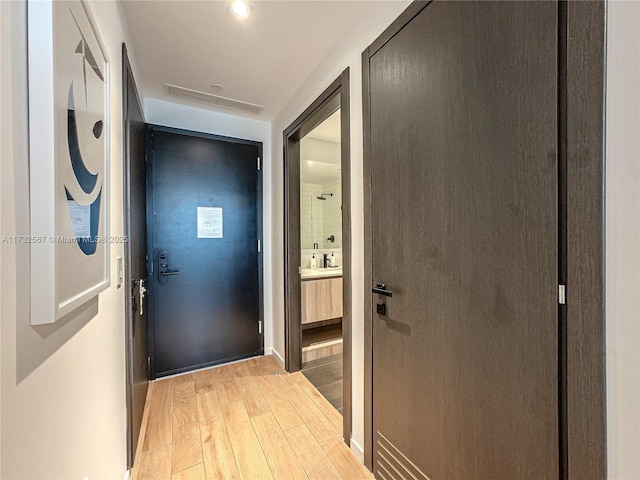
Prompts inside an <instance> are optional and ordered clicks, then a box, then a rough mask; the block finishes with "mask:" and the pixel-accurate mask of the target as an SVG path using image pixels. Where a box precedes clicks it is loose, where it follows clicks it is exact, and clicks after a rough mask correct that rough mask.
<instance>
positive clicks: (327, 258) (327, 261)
mask: <svg viewBox="0 0 640 480" xmlns="http://www.w3.org/2000/svg"><path fill="white" fill-rule="evenodd" d="M329 265H331V257H330V256H329V254H328V253H325V254H324V255H323V257H322V267H323V268H329Z"/></svg>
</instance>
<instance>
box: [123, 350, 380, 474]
mask: <svg viewBox="0 0 640 480" xmlns="http://www.w3.org/2000/svg"><path fill="white" fill-rule="evenodd" d="M275 371H280V372H281V373H280V374H279V375H274V374H273V373H274V372H275ZM138 443H139V444H138V451H137V454H136V463H135V465H134V467H133V469H132V471H131V480H151V479H153V480H226V479H234V480H235V479H239V480H240V479H242V480H262V479H269V480H278V479H282V480H306V479H309V480H316V479H317V480H331V479H336V480H364V479H372V478H373V476H372V475H371V474H370V473H369V472H368V471H367V469H366V468H365V467H364V466H363V465H362V464H360V463H359V462H358V461H357V460H356V458H355V457H354V455H353V454H352V453H351V451H350V450H349V448H348V447H347V446H346V445H345V444H344V442H343V441H342V416H341V415H340V414H339V413H338V412H337V411H336V410H335V409H334V408H333V407H332V406H331V405H330V404H329V402H328V401H327V400H326V399H325V398H324V397H323V396H322V395H320V393H318V391H317V390H316V389H315V387H314V386H313V385H311V383H309V381H308V380H307V379H306V378H305V377H304V376H303V375H302V374H301V373H300V372H296V373H294V374H291V375H289V374H287V373H286V372H283V369H282V367H281V366H280V365H279V363H278V362H277V361H276V360H275V359H274V358H273V357H270V356H265V357H256V358H252V359H250V360H247V361H243V362H238V363H233V364H229V365H224V366H220V367H215V368H210V369H207V370H201V371H198V372H194V373H190V374H186V375H181V376H177V377H172V378H168V379H164V380H158V381H155V382H151V384H150V388H149V393H148V396H147V404H146V406H145V413H144V416H143V419H142V429H141V431H140V440H139V442H138Z"/></svg>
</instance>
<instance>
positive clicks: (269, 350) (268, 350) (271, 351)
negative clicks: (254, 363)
mask: <svg viewBox="0 0 640 480" xmlns="http://www.w3.org/2000/svg"><path fill="white" fill-rule="evenodd" d="M264 354H265V355H273V356H274V357H275V359H276V360H277V361H278V363H279V364H280V366H281V367H282V368H283V369H284V358H282V355H280V354H279V353H278V352H277V351H276V349H275V348H265V350H264Z"/></svg>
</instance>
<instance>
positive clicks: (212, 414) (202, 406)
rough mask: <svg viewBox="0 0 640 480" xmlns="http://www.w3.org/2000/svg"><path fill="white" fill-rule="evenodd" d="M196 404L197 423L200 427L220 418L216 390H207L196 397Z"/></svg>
mask: <svg viewBox="0 0 640 480" xmlns="http://www.w3.org/2000/svg"><path fill="white" fill-rule="evenodd" d="M196 402H197V404H198V421H199V422H200V425H206V424H208V423H211V422H213V421H214V420H216V419H217V418H218V417H219V416H220V399H219V398H218V392H217V391H216V390H209V391H206V392H202V393H198V394H197V395H196Z"/></svg>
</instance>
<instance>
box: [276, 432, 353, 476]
mask: <svg viewBox="0 0 640 480" xmlns="http://www.w3.org/2000/svg"><path fill="white" fill-rule="evenodd" d="M284 433H285V435H286V437H287V439H288V440H289V444H290V445H291V447H292V448H293V451H294V452H295V454H296V456H297V457H298V461H299V462H300V464H301V465H302V466H303V468H304V470H305V472H307V476H308V477H309V480H342V476H341V475H340V473H339V472H338V470H337V469H336V467H335V465H333V463H331V461H330V460H329V457H328V456H327V455H326V453H325V452H324V450H323V449H322V447H321V446H320V445H319V444H318V441H317V440H316V438H315V437H314V435H313V434H312V433H311V431H310V430H309V429H308V428H307V426H306V425H299V426H297V427H294V428H290V429H289V430H287V431H286V432H284ZM336 443H340V442H336Z"/></svg>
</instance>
